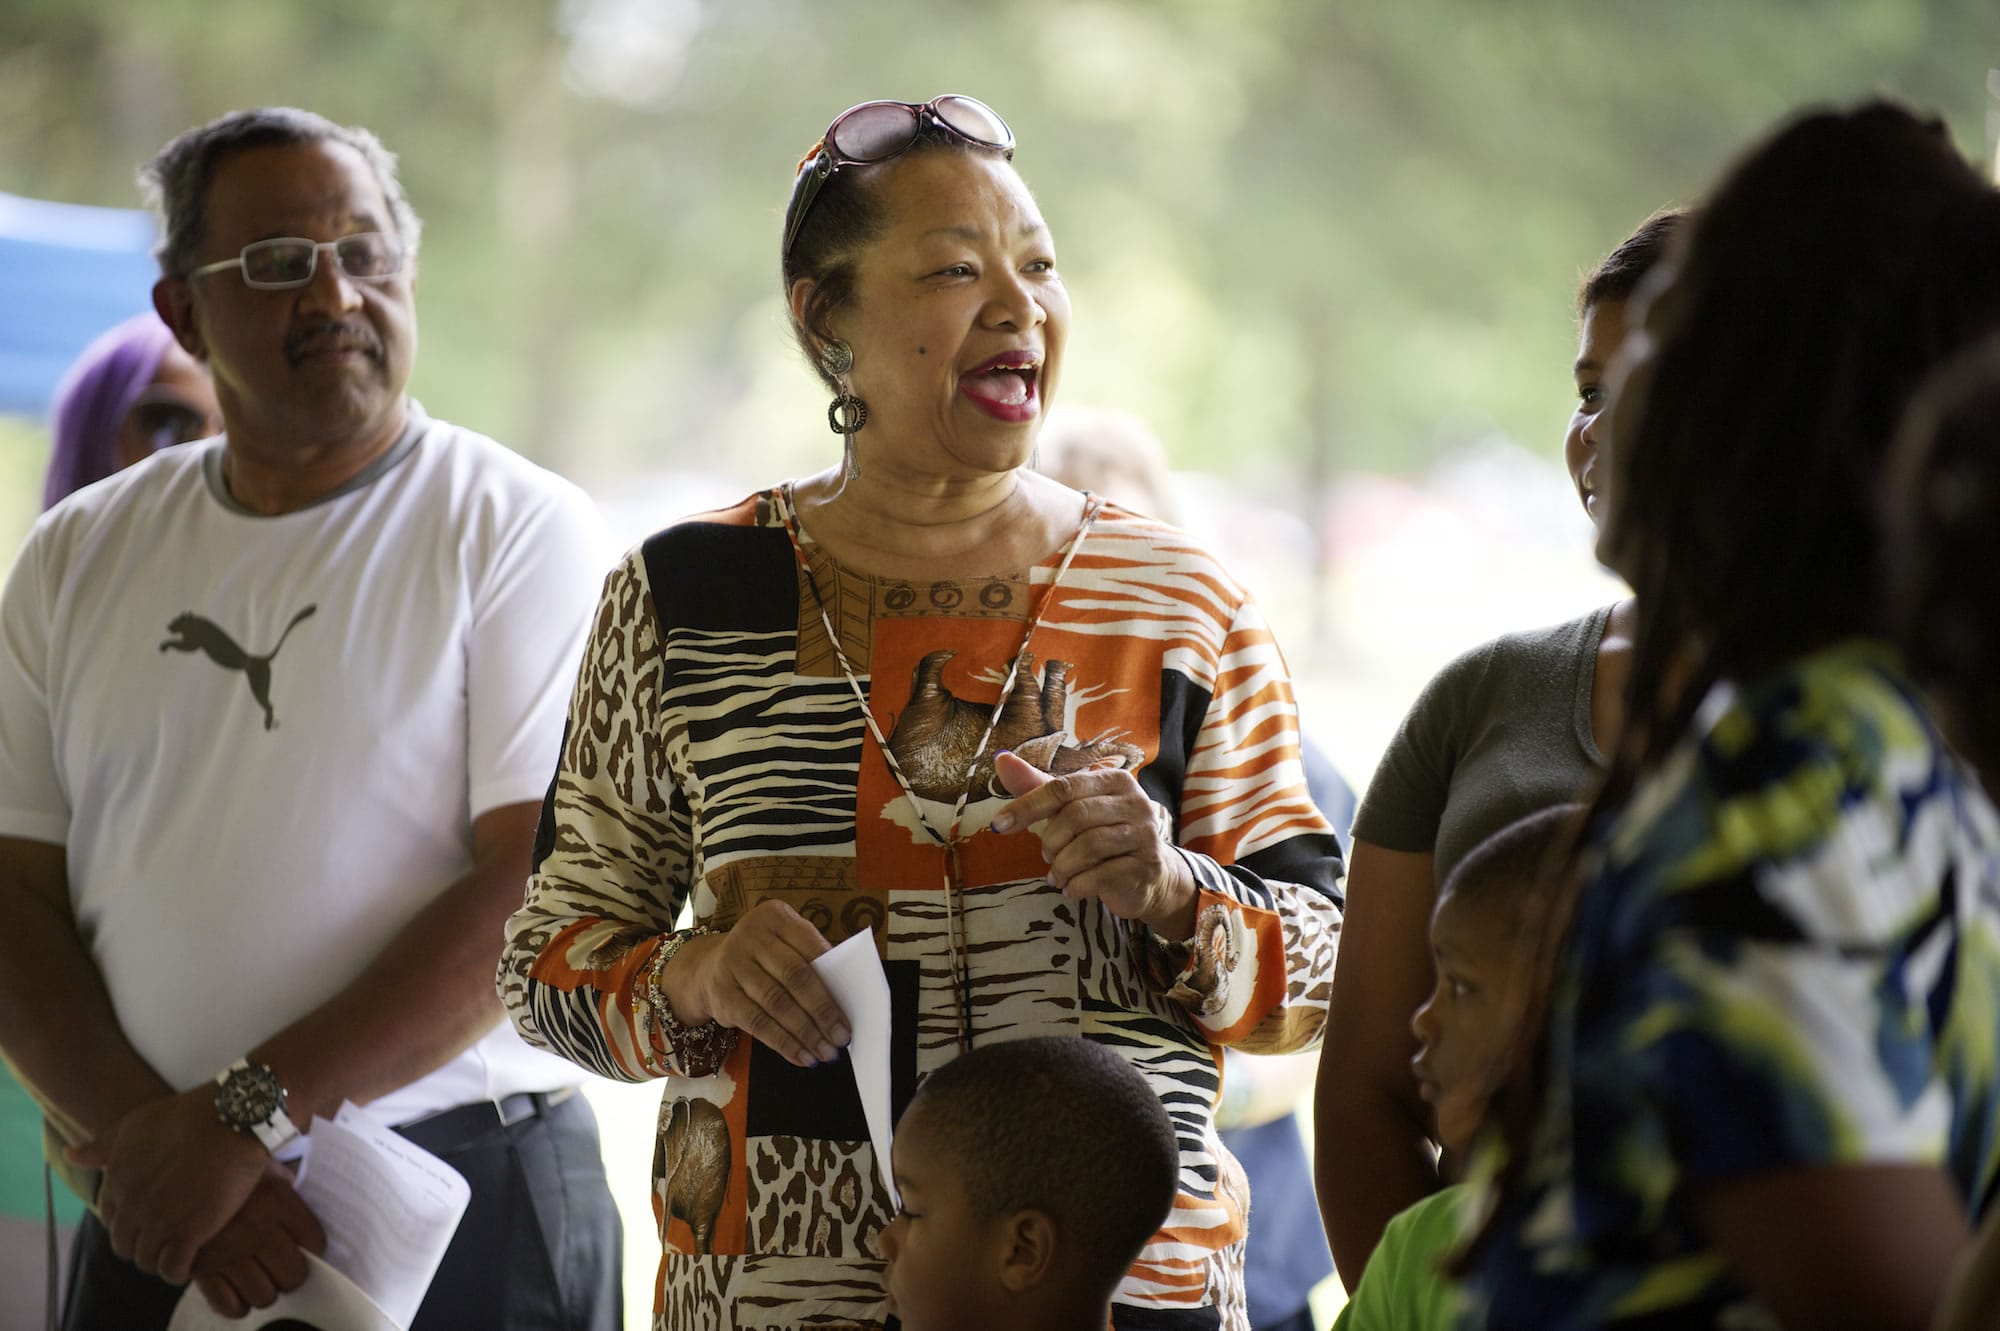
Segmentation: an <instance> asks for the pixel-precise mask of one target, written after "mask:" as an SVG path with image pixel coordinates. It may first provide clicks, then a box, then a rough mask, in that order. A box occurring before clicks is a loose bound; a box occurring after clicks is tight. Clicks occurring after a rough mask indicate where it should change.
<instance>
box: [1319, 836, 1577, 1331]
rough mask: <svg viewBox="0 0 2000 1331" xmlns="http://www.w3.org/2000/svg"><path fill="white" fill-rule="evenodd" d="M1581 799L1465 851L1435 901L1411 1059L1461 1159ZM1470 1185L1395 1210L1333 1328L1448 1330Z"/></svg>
mask: <svg viewBox="0 0 2000 1331" xmlns="http://www.w3.org/2000/svg"><path fill="white" fill-rule="evenodd" d="M1584 807H1585V806H1583V805H1581V804H1559V805H1556V806H1555V807H1554V808H1551V809H1543V810H1542V811H1541V812H1539V813H1531V814H1529V815H1528V816H1527V817H1526V818H1523V819H1521V820H1520V821H1519V822H1517V823H1510V824H1509V825H1508V826H1506V827H1504V828H1502V829H1500V830H1499V831H1498V832H1495V833H1494V834H1493V835H1492V836H1490V837H1488V838H1486V840H1484V841H1482V842H1480V843H1479V844H1478V845H1477V846H1474V847H1473V848H1472V850H1471V851H1469V852H1468V853H1467V854H1466V856H1465V858H1464V859H1461V860H1460V861H1459V862H1458V864H1457V865H1456V866H1455V867H1454V868H1453V869H1452V872H1451V877H1449V878H1447V879H1445V881H1444V884H1443V886H1441V887H1440V888H1439V889H1438V901H1437V908H1436V909H1435V910H1433V911H1432V912H1431V924H1430V949H1431V969H1432V970H1433V971H1434V972H1435V973H1436V975H1437V982H1436V983H1435V984H1434V985H1433V986H1432V988H1431V993H1430V996H1429V997H1428V998H1426V999H1425V1000H1424V1005H1423V1006H1422V1007H1420V1008H1418V1009H1417V1013H1416V1016H1414V1017H1413V1018H1411V1020H1410V1033H1411V1034H1412V1035H1413V1036H1415V1037H1416V1042H1417V1053H1416V1056H1415V1057H1414V1058H1412V1059H1411V1060H1410V1070H1411V1072H1412V1073H1414V1074H1415V1076H1416V1079H1417V1085H1418V1086H1419V1087H1420V1088H1421V1090H1422V1093H1423V1097H1424V1100H1425V1102H1426V1103H1428V1104H1429V1105H1430V1106H1431V1107H1432V1108H1433V1110H1435V1112H1436V1115H1437V1132H1438V1138H1439V1140H1440V1141H1441V1142H1442V1143H1443V1145H1444V1149H1445V1150H1447V1151H1449V1152H1451V1153H1452V1154H1453V1155H1454V1156H1456V1157H1458V1158H1460V1159H1463V1158H1465V1157H1466V1156H1468V1155H1469V1154H1470V1153H1471V1151H1472V1149H1473V1146H1474V1143H1475V1142H1476V1141H1477V1140H1478V1137H1479V1133H1480V1131H1481V1129H1482V1128H1484V1127H1485V1126H1486V1122H1487V1113H1488V1109H1489V1106H1490V1104H1491V1102H1492V1100H1493V1097H1494V1096H1495V1094H1497V1093H1498V1092H1499V1091H1500V1089H1501V1085H1502V1083H1503V1082H1505V1080H1506V1079H1507V1076H1508V1069H1509V1068H1510V1067H1511V1065H1512V1061H1513V1054H1514V1046H1515V1044H1516V1042H1517V1041H1518V1040H1519V1038H1520V1036H1521V1033H1522V1026H1523V1024H1524V1023H1525V1022H1526V1020H1527V1017H1528V1007H1529V999H1530V996H1531V995H1532V994H1533V993H1534V991H1535V977H1534V975H1533V974H1532V972H1531V964H1530V961H1529V959H1530V958H1531V957H1533V956H1534V955H1535V954H1536V949H1535V948H1534V947H1533V946H1532V945H1531V944H1530V942H1529V940H1530V939H1531V938H1532V937H1533V936H1534V935H1535V934H1536V933H1537V932H1538V931H1539V930H1540V929H1541V928H1542V927H1543V926H1544V925H1545V924H1546V922H1547V919H1548V904H1549V898H1550V889H1551V886H1552V882H1553V879H1554V876H1555V875H1556V873H1558V872H1560V870H1561V866H1562V861H1563V858H1564V857H1565V855H1566V854H1567V852H1568V850H1569V847H1570V846H1571V845H1572V844H1573V843H1574V842H1575V840H1576V835H1577V832H1578V830H1579V829H1580V827H1581V815H1582V814H1583V812H1584ZM1468 1192H1469V1185H1467V1184H1463V1183H1455V1184H1452V1185H1450V1186H1448V1187H1444V1188H1440V1189H1439V1190H1438V1191H1436V1192H1434V1193H1432V1194H1431V1195H1430V1196H1428V1197H1426V1198H1424V1199H1423V1200H1422V1201H1420V1202H1418V1203H1416V1204H1415V1205H1413V1206H1411V1207H1410V1208H1409V1209H1408V1210H1406V1211H1403V1212H1401V1213H1400V1214H1398V1215H1397V1216H1396V1217H1395V1218H1394V1219H1392V1220H1390V1221H1389V1224H1388V1226H1387V1227H1386V1228H1385V1229H1384V1230H1383V1231H1382V1241H1381V1242H1380V1243H1378V1244H1376V1245H1375V1251H1374V1252H1372V1253H1370V1254H1369V1256H1368V1265H1367V1267H1366V1268H1365V1269H1364V1270H1363V1271H1362V1275H1361V1279H1360V1281H1359V1283H1357V1284H1356V1285H1355V1287H1354V1296H1353V1297H1352V1298H1350V1299H1349V1300H1348V1301H1347V1306H1346V1307H1344V1308H1342V1309H1341V1310H1340V1317H1339V1319H1338V1320H1336V1321H1335V1322H1334V1324H1333V1325H1334V1331H1451V1328H1453V1327H1454V1326H1456V1325H1457V1318H1458V1313H1459V1302H1458V1295H1457V1291H1456V1290H1455V1289H1454V1288H1453V1284H1452V1280H1451V1278H1450V1276H1448V1275H1447V1274H1445V1272H1444V1270H1443V1267H1444V1264H1445V1263H1446V1262H1447V1261H1448V1260H1449V1258H1450V1257H1451V1255H1452V1253H1453V1252H1454V1250H1455V1249H1456V1248H1457V1247H1458V1245H1459V1243H1460V1242H1461V1241H1462V1240H1463V1239H1464V1238H1465V1237H1466V1233H1465V1231H1466V1228H1467V1224H1466V1221H1467V1219H1468V1217H1467V1216H1466V1214H1465V1211H1466V1205H1465V1202H1466V1196H1467V1194H1468Z"/></svg>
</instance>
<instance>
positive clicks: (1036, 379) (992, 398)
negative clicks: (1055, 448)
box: [958, 351, 1042, 421]
mask: <svg viewBox="0 0 2000 1331" xmlns="http://www.w3.org/2000/svg"><path fill="white" fill-rule="evenodd" d="M1041 375H1042V358H1041V357H1040V356H1039V355H1037V354H1036V353H1035V352H1032V351H1004V352H1002V353H1000V354H999V355H998V356H995V357H993V358H992V359H991V360H987V361H983V362H981V363H980V364H978V365H976V366H974V367H973V368H972V369H970V370H968V371H966V372H964V373H963V374H961V375H960V376H959V379H958V391H959V392H961V393H963V394H965V396H966V397H968V398H970V399H972V402H973V404H974V405H976V406H978V407H979V408H981V409H982V410H984V411H985V412H986V413H987V414H988V415H991V416H996V417H998V418H999V419H1001V420H1006V421H1024V420H1028V419H1029V418H1031V417H1032V416H1033V415H1034V414H1035V410H1036V397H1037V394H1036V390H1037V388H1038V387H1039V385H1040V382H1041Z"/></svg>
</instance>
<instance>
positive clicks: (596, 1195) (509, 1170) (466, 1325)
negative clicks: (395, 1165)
mask: <svg viewBox="0 0 2000 1331" xmlns="http://www.w3.org/2000/svg"><path fill="white" fill-rule="evenodd" d="M397 1131H398V1132H400V1133H402V1135H403V1136H405V1137H407V1138H409V1139H410V1140H411V1141H413V1142H415V1143H416V1144H417V1145H419V1146H421V1147H423V1148H424V1149H425V1150H427V1151H430V1152H431V1153H432V1154H434V1155H436V1156H438V1157H440V1158H441V1159H443V1160H444V1162H445V1163H446V1164H448V1165H450V1166H451V1167H452V1168H453V1169H456V1170H457V1171H458V1172H459V1173H461V1174H463V1175H465V1180H466V1182H467V1183H469V1184H471V1185H472V1200H471V1202H470V1203H469V1204H468V1205H467V1206H466V1208H465V1217H464V1219H462V1220H461V1221H459V1225H458V1232H457V1233H456V1234H454V1235H453V1236H452V1240H451V1246H450V1247H449V1248H447V1249H446V1250H445V1255H444V1261H443V1262H442V1263H440V1264H439V1266H438V1270H437V1275H436V1277H435V1278H433V1280H432V1281H431V1287H430V1292H429V1293H428V1294H426V1295H425V1296H424V1303H423V1306H422V1307H421V1308H419V1309H418V1310H417V1318H416V1321H414V1322H412V1323H411V1324H410V1331H469V1329H470V1328H478V1329H479V1331H488V1328H491V1331H620V1328H621V1327H622V1326H623V1323H624V1299H623V1296H622V1293H621V1289H620V1280H621V1278H622V1277H621V1266H622V1261H621V1253H622V1250H623V1249H622V1244H623V1234H622V1232H621V1230H620V1227H619V1223H618V1211H617V1208H616V1207H615V1206H614V1205H613V1203H612V1201H611V1193H610V1191H609V1189H608V1188H607V1187H606V1185H605V1181H604V1163H603V1160H602V1158H601V1157H600V1156H599V1154H598V1145H597V1117H596V1115H594V1114H592V1113H591V1112H590V1106H589V1105H588V1104H586V1103H585V1102H584V1099H583V1097H582V1096H581V1095H574V1094H567V1093H564V1092H557V1093H556V1094H555V1095H553V1096H551V1095H518V1096H509V1097H508V1098H507V1099H506V1100H504V1101H502V1102H501V1104H500V1105H499V1106H497V1107H496V1106H495V1105H493V1104H491V1103H487V1102H482V1103H480V1104H477V1105H462V1106H460V1107H459V1108H457V1109H451V1110H447V1111H445V1112H444V1113H442V1114H439V1115H437V1116H436V1117H434V1118H428V1119H424V1120H422V1121H420V1122H417V1123H412V1124H407V1125H405V1126H404V1127H401V1128H399V1129H397ZM180 1297H181V1289H180V1287H178V1286H175V1285H169V1284H167V1283H166V1282H165V1281H163V1280H159V1279H157V1278H155V1277H153V1276H149V1275H146V1274H145V1273H144V1272H142V1271H140V1270H139V1269H138V1268H137V1267H135V1266H133V1265H132V1264H131V1263H129V1262H126V1261H124V1260H122V1259H121V1258H119V1257H118V1255H117V1254H116V1253H114V1252H112V1251H111V1241H110V1238H109V1236H108V1235H107V1234H106V1233H105V1230H104V1226H103V1225H102V1224H100V1223H98V1220H97V1217H96V1216H95V1215H89V1214H87V1215H85V1216H84V1219H83V1224H82V1225H81V1226H80V1227H79V1228H78V1230H77V1236H76V1243H75V1246H74V1248H73V1249H72V1258H71V1269H70V1278H69V1288H68V1291H67V1292H66V1293H65V1294H64V1296H63V1321H62V1325H63V1328H64V1331H165V1327H166V1325H167V1323H168V1321H169V1320H170V1319H171V1318H172V1317H173V1310H174V1304H175V1303H177V1302H178V1301H179V1300H180Z"/></svg>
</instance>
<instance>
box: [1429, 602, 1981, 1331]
mask: <svg viewBox="0 0 2000 1331" xmlns="http://www.w3.org/2000/svg"><path fill="white" fill-rule="evenodd" d="M1598 840H1599V847H1598V849H1597V850H1596V852H1595V860H1594V863H1593V864H1592V865H1590V866H1587V870H1586V872H1587V875H1588V878H1589V885H1588V887H1587V888H1586V890H1585V892H1584V894H1583V897H1582V900H1581V901H1580V902H1579V905H1578V910H1577V918H1576V924H1575V930H1574V933H1573V934H1572V936H1571V939H1570V942H1569V947H1568V950H1567V954H1566V956H1565V958H1564V960H1563V963H1562V966H1561V971H1560V973H1559V975H1558V977H1557V980H1556V989H1555V993H1554V999H1553V1005H1552V1010H1551V1014H1550V1025H1549V1040H1548V1062H1547V1064H1546V1076H1547V1077H1548V1084H1547V1087H1546V1095H1545V1098H1544V1107H1543V1110H1542V1116H1541V1119H1540V1121H1539V1122H1538V1123H1537V1125H1536V1131H1535V1137H1534V1141H1533V1144H1532V1148H1531V1149H1532V1154H1531V1157H1530V1160H1529V1162H1528V1167H1527V1173H1526V1184H1527V1186H1526V1187H1525V1188H1524V1189H1522V1190H1521V1191H1520V1193H1519V1194H1518V1195H1517V1196H1516V1198H1515V1199H1514V1200H1513V1201H1511V1202H1510V1203H1509V1205H1508V1206H1507V1209H1506V1210H1505V1212H1504V1213H1503V1214H1502V1215H1501V1217H1500V1218H1499V1221H1498V1228H1497V1230H1496V1231H1495V1236H1494V1237H1495V1239H1496V1240H1497V1241H1496V1242H1493V1243H1491V1244H1489V1245H1488V1246H1487V1247H1486V1248H1485V1249H1484V1251H1483V1252H1482V1255H1481V1258H1480V1260H1479V1262H1478V1263H1477V1265H1476V1267H1475V1271H1474V1274H1473V1277H1472V1280H1471V1282H1470V1283H1471V1291H1470V1292H1471V1295H1472V1298H1471V1306H1472V1312H1471V1313H1470V1315H1469V1320H1468V1322H1467V1325H1470V1326H1485V1327H1494V1328H1500V1327H1510V1328H1511V1327H1523V1328H1525V1327H1533V1328H1537V1331H1547V1329H1553V1328H1569V1327H1586V1326H1589V1327H1596V1326H1606V1325H1612V1326H1619V1327H1639V1326H1669V1325H1671V1326H1674V1327H1706V1326H1716V1327H1720V1326H1725V1325H1728V1326H1739V1325H1754V1324H1756V1321H1755V1315H1754V1313H1750V1311H1749V1310H1748V1309H1746V1308H1742V1307H1740V1306H1739V1305H1744V1304H1747V1303H1748V1302H1749V1301H1748V1299H1747V1296H1746V1295H1745V1294H1744V1291H1743V1289H1742V1286H1741V1285H1740V1284H1739V1283H1738V1282H1737V1281H1736V1280H1735V1278H1734V1277H1733V1276H1732V1274H1731V1272H1730V1270H1729V1268H1728V1266H1727V1264H1726V1263H1725V1261H1724V1260H1723V1258H1722V1256H1721V1255H1720V1254H1719V1253H1717V1252H1716V1251H1714V1250H1713V1249H1711V1248H1710V1247H1709V1246H1707V1244H1706V1243H1705V1242H1704V1241H1703V1238H1702V1236H1701V1234H1700V1232H1699V1231H1698V1229H1697V1228H1696V1226H1695V1224H1694V1222H1693V1218H1692V1216H1691V1214H1690V1212H1689V1209H1688V1204H1687V1198H1688V1192H1689V1190H1690V1189H1691V1188H1693V1187H1696V1186H1699V1185H1701V1184H1704V1183H1708V1182H1712V1181H1715V1180H1719V1179H1727V1178H1732V1177H1737V1176H1741V1175H1747V1174H1755V1173H1761V1172H1764V1171H1767V1170H1776V1169H1791V1168H1824V1167H1840V1166H1847V1165H1861V1164H1876V1163H1889V1162H1918V1163H1927V1164H1928V1163H1934V1164H1936V1165H1938V1166H1939V1167H1940V1168H1942V1169H1944V1170H1946V1171H1947V1172H1948V1173H1949V1174H1950V1176H1951V1177H1952V1179H1953V1180H1955V1181H1956V1183H1957V1184H1958V1187H1959V1189H1960V1191H1961V1192H1962V1194H1963V1195H1964V1197H1965V1199H1966V1205H1967V1208H1968V1210H1969V1211H1971V1212H1973V1213H1974V1214H1975V1215H1977V1214H1978V1213H1980V1212H1981V1211H1983V1210H1984V1209H1985V1208H1986V1206H1987V1205H1989V1204H1990V1203H1991V1202H1992V1200H1993V1196H1994V1192H1995V1180H1996V1177H2000V872H1996V870H1997V869H2000V858H1996V848H2000V817H1996V814H1995V812H1994V809H1993V806H1992V805H1991V804H1990V803H1989V802H1988V801H1987V798H1986V796H1985V795H1984V794H1982V793H1981V791H1980V789H1979V786H1978V784H1977V781H1976V779H1975V778H1974V777H1973V776H1972V775H1971V772H1970V769H1969V768H1967V767H1965V766H1962V765H1961V764H1960V762H1959V761H1958V760H1957V759H1956V758H1954V757H1953V755H1952V754H1951V753H1950V752H1949V751H1948V750H1947V749H1946V747H1945V745H1944V743H1943V742H1942V740H1941V739H1940V738H1939V736H1938V733H1937V731H1936V729H1935V727H1934V726H1933V724H1932V722H1931V720H1930V717H1929V715H1928V714H1927V712H1926V711H1925V709H1924V705H1923V701H1922V699H1921V697H1920V695H1919V694H1918V692H1917V690H1916V688H1915V686H1914V685H1912V684H1911V683H1910V681H1909V680H1908V678H1907V677H1906V676H1905V675H1904V674H1903V672H1902V670H1901V669H1900V667H1899V665H1898V663H1897V660H1896V657H1895V655H1894V653H1893V652H1891V651H1890V650H1889V649H1888V648H1886V647H1885V646H1883V645H1881V644H1878V643H1875V642H1870V641H1863V640H1855V641H1850V642H1847V643H1844V644H1842V645H1840V646H1837V647H1834V648H1830V649H1828V650H1826V651H1823V652H1820V653H1817V654H1815V655H1813V656H1810V657H1807V658H1805V659H1803V660H1801V661H1797V662H1794V663H1793V664H1791V665H1790V666H1788V667H1786V668H1785V669H1783V670H1782V671H1780V672H1778V673H1776V674H1775V675H1773V676H1772V677H1770V678H1767V679H1764V680H1762V681H1760V682H1759V683H1757V684H1756V685H1755V686H1753V687H1749V688H1744V689H1737V688H1734V687H1731V686H1728V685H1718V686H1717V687H1716V689H1715V690H1714V692H1713V693H1712V694H1711V695H1710V697H1708V698H1707V699H1706V700H1705V702H1704V704H1703V706H1702V708H1701V711H1700V713H1699V715H1698V717H1697V720H1696V723H1695V725H1694V726H1693V727H1692V737H1691V738H1690V739H1688V740H1687V741H1685V742H1683V743H1682V744H1681V745H1680V746H1679V748H1677V749H1676V750H1675V751H1674V752H1673V753H1672V754H1671V755H1670V757H1669V758H1668V759H1667V761H1665V762H1664V763H1663V764H1662V765H1661V767H1660V768H1659V769H1658V770H1657V771H1655V772H1654V773H1653V774H1652V775H1651V776H1649V777H1648V778H1646V779H1645V780H1643V781H1642V782H1641V784H1640V785H1639V787H1638V788H1637V789H1636V790H1635V791H1634V792H1633V796H1632V798H1631V799H1630V800H1629V801H1628V802H1627V804H1626V805H1625V807H1624V808H1623V809H1622V810H1621V811H1620V812H1619V813H1618V814H1617V815H1616V816H1615V817H1614V818H1613V820H1612V822H1611V824H1610V826H1609V828H1608V829H1606V830H1605V831H1604V832H1603V833H1602V834H1601V835H1600V837H1599V838H1598ZM1773 1222H1774V1223H1776V1224H1783V1223H1784V1218H1783V1217H1773ZM1732 1309H1735V1310H1736V1311H1734V1312H1732V1311H1731V1310H1732ZM1746 1316H1747V1317H1748V1318H1749V1319H1750V1320H1748V1321H1746V1320H1745V1318H1746Z"/></svg>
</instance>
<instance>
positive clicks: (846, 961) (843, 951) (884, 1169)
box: [813, 929, 903, 1208]
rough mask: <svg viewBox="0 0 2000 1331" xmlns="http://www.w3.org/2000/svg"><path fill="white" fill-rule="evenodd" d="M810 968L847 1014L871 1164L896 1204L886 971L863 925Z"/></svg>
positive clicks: (898, 1197) (900, 1200)
mask: <svg viewBox="0 0 2000 1331" xmlns="http://www.w3.org/2000/svg"><path fill="white" fill-rule="evenodd" d="M813 969H814V970H816V971H818V972H819V978H820V980H821V981H822V982H823V983H824V984H825V985H826V987H827V989H828V990H829V991H830V992H831V993H832V994H833V1000H834V1002H836V1003H838V1004H840V1010H841V1012H842V1013H843V1014H845V1015H846V1017H847V1028H848V1030H849V1031H851V1032H853V1038H852V1039H851V1040H850V1041H849V1042H848V1045H847V1061H848V1063H849V1064H851V1065H852V1066H853V1068H854V1089H855V1090H857V1091H858V1092H860V1094H861V1112H862V1113H863V1114H864V1115H866V1116H867V1119H868V1140H869V1142H870V1143H871V1144H872V1145H873V1146H874V1148H875V1168H876V1169H878V1170H879V1171H881V1174H882V1182H883V1184H884V1186H886V1187H887V1188H888V1189H889V1200H890V1201H891V1202H893V1203H894V1204H895V1205H896V1206H897V1207H898V1208H900V1207H901V1206H902V1205H903V1198H902V1194H900V1193H898V1192H897V1191H896V1178H895V1171H894V1170H893V1169H891V1168H890V1163H889V1138H890V1130H891V1118H890V1105H889V1020H890V1018H889V977H888V976H887V975H885V974H883V972H882V958H881V956H880V955H879V954H877V953H876V951H875V935H874V934H873V933H871V932H869V931H868V930H866V929H863V930H862V931H861V932H860V933H858V934H853V935H851V936H850V937H848V938H846V939H843V940H842V941H841V942H839V943H837V944H835V945H834V946H833V947H832V948H830V949H828V950H827V951H825V952H822V953H821V954H820V955H819V956H817V957H815V958H814V959H813Z"/></svg>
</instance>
